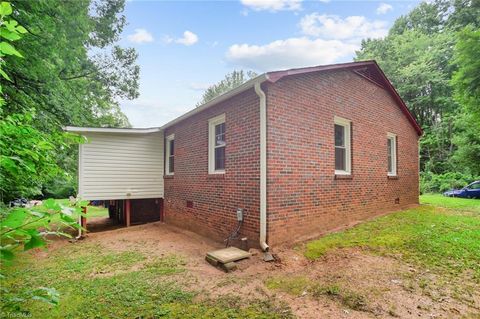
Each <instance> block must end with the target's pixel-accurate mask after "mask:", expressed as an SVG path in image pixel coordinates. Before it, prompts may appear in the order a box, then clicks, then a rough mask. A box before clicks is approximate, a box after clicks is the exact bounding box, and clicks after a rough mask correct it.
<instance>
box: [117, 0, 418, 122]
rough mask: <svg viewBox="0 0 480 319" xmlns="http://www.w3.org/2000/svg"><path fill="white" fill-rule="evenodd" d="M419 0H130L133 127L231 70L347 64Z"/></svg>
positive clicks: (157, 118)
mask: <svg viewBox="0 0 480 319" xmlns="http://www.w3.org/2000/svg"><path fill="white" fill-rule="evenodd" d="M418 2H419V1H335V0H331V1H328V0H316V1H301V0H239V1H209V2H206V1H141V0H130V1H127V4H126V8H125V15H126V18H127V22H128V25H127V27H126V28H125V30H124V32H123V34H122V40H121V44H122V45H123V46H130V47H135V48H136V49H137V51H138V53H139V58H138V63H139V65H140V68H141V70H140V97H139V98H138V99H136V100H133V101H121V102H120V105H121V108H122V110H123V112H124V113H125V114H126V115H127V116H128V118H129V120H130V122H131V124H132V125H133V126H134V127H150V126H161V125H162V124H164V123H166V122H168V121H169V120H172V119H174V118H175V117H177V116H179V115H181V114H183V113H185V112H186V111H188V110H190V109H192V108H193V107H194V105H195V103H196V102H197V101H198V100H199V99H200V97H201V95H202V92H203V90H204V89H205V88H206V87H208V85H210V84H213V83H216V82H218V81H219V80H221V79H222V78H223V77H224V75H225V74H226V73H228V72H231V71H232V70H234V69H237V70H239V69H244V70H254V71H256V72H257V73H262V72H265V71H271V70H279V69H287V68H292V67H302V66H312V65H321V64H329V63H335V62H347V61H351V60H352V58H353V56H354V52H355V50H356V49H358V48H359V45H360V41H361V39H362V38H367V37H374V38H379V37H383V36H385V35H386V33H387V31H388V29H389V28H390V26H391V25H392V23H393V21H395V19H396V18H397V17H399V16H400V15H403V14H406V13H408V11H410V10H411V9H412V8H413V7H414V6H415V5H416V4H418Z"/></svg>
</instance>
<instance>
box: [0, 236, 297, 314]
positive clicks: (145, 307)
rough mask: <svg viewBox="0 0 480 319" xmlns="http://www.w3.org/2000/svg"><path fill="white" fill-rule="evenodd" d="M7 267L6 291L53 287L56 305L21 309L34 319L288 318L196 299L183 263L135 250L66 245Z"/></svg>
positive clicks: (263, 306) (271, 309)
mask: <svg viewBox="0 0 480 319" xmlns="http://www.w3.org/2000/svg"><path fill="white" fill-rule="evenodd" d="M19 262H20V264H19V265H16V266H15V268H13V267H12V268H9V269H7V272H8V273H9V279H8V280H7V282H6V285H5V288H7V289H11V290H13V291H17V292H18V291H22V289H23V288H25V287H55V288H56V289H57V290H58V291H59V292H60V303H59V305H58V306H48V305H46V304H44V303H42V302H38V301H31V302H27V303H26V304H24V311H27V312H28V313H30V314H32V316H33V318H48V319H51V318H160V317H166V318H212V317H215V318H225V319H226V318H289V317H290V316H289V315H288V312H287V313H285V310H284V309H279V308H278V309H277V308H275V306H274V305H273V304H269V303H268V302H265V301H251V302H246V301H247V299H244V300H237V301H232V300H228V298H225V299H220V300H215V301H212V300H208V299H207V300H202V301H195V300H194V299H195V297H197V295H198V294H197V292H196V291H192V290H191V289H186V287H185V286H184V285H183V284H182V278H183V277H184V276H185V275H186V269H185V262H184V260H183V259H182V258H181V257H179V256H177V255H166V256H164V257H158V256H157V257H152V256H146V255H144V254H142V253H141V252H139V251H134V250H128V251H122V252H113V251H111V250H108V249H106V248H104V247H102V246H101V245H100V244H98V243H97V244H92V243H88V242H86V243H83V242H82V243H78V244H75V245H68V246H64V247H62V248H60V249H58V250H55V251H53V252H49V254H48V257H46V258H40V259H36V260H34V259H33V258H32V257H27V256H25V257H23V258H22V260H20V261H19Z"/></svg>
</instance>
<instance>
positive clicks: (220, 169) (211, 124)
mask: <svg viewBox="0 0 480 319" xmlns="http://www.w3.org/2000/svg"><path fill="white" fill-rule="evenodd" d="M225 131H226V127H225V114H222V115H218V116H216V117H214V118H211V119H209V120H208V173H209V174H224V173H225V162H226V160H225V146H226V140H225Z"/></svg>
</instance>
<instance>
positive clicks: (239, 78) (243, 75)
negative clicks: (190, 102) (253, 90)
mask: <svg viewBox="0 0 480 319" xmlns="http://www.w3.org/2000/svg"><path fill="white" fill-rule="evenodd" d="M256 76H257V74H256V73H255V72H253V71H246V72H245V71H243V70H240V71H236V70H234V71H232V72H231V73H228V74H227V75H225V78H224V79H223V80H220V81H219V82H218V83H216V84H214V85H211V86H210V87H209V88H207V89H206V90H205V92H204V93H203V95H202V99H201V100H200V101H199V102H198V103H197V106H200V105H202V104H205V103H207V102H208V101H210V100H212V99H214V98H216V97H217V96H219V95H222V94H223V93H225V92H227V91H230V90H232V89H234V88H236V87H237V86H240V85H242V84H243V83H245V82H247V81H248V80H250V79H252V78H254V77H256Z"/></svg>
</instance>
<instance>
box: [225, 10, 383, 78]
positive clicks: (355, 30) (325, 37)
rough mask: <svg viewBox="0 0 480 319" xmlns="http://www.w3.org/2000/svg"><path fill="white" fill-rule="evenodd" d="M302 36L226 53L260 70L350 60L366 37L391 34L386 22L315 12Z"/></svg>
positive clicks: (236, 46)
mask: <svg viewBox="0 0 480 319" xmlns="http://www.w3.org/2000/svg"><path fill="white" fill-rule="evenodd" d="M299 26H300V29H301V32H302V33H303V34H304V36H303V37H294V38H288V39H282V40H277V41H273V42H271V43H267V44H262V45H251V44H234V45H232V46H230V48H229V49H228V51H227V53H226V60H227V61H228V62H230V63H231V64H234V65H238V66H242V67H246V68H252V69H255V70H259V71H267V70H275V69H284V68H294V67H304V66H312V65H320V64H330V63H335V62H344V61H348V60H351V59H352V57H353V56H354V54H355V51H356V50H358V49H360V43H361V40H362V39H363V38H380V37H384V36H386V35H387V33H388V28H387V23H386V22H385V21H379V20H375V21H370V20H368V19H367V18H365V17H364V16H349V17H346V18H341V17H339V16H336V15H325V14H323V15H321V14H319V13H312V14H308V15H306V16H304V17H303V18H302V19H301V21H300V24H299Z"/></svg>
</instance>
